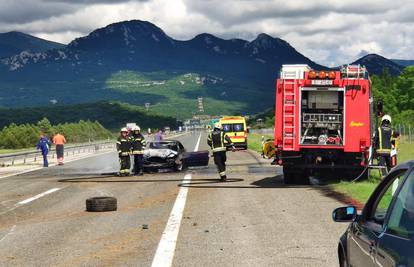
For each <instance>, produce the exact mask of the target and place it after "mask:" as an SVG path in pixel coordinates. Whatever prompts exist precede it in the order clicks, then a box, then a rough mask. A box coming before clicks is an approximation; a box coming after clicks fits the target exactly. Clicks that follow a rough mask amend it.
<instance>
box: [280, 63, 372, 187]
mask: <svg viewBox="0 0 414 267" xmlns="http://www.w3.org/2000/svg"><path fill="white" fill-rule="evenodd" d="M372 104H373V99H372V94H371V82H370V79H369V76H368V72H367V70H366V68H365V67H364V66H360V65H347V66H343V67H342V68H340V70H328V71H316V70H312V69H311V68H310V67H309V66H308V65H283V66H282V69H281V72H280V78H279V79H278V80H277V85H276V108H275V139H274V140H275V146H276V148H277V153H276V163H277V164H278V165H282V166H283V174H284V181H285V183H287V184H292V183H307V182H308V181H309V179H308V178H309V176H310V175H314V174H315V173H317V174H319V175H320V176H329V175H330V176H332V175H333V171H337V174H335V175H334V177H338V175H342V176H343V177H344V178H345V177H346V178H352V177H356V176H358V175H359V174H360V173H361V172H362V171H363V169H364V167H365V166H366V164H368V158H369V151H370V147H371V133H372V132H373V129H372V128H371V127H372V125H373V123H372V118H373V117H372V115H373V105H372Z"/></svg>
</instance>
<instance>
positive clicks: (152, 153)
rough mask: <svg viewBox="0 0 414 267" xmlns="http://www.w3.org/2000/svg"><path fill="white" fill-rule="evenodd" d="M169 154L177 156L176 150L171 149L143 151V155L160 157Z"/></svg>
mask: <svg viewBox="0 0 414 267" xmlns="http://www.w3.org/2000/svg"><path fill="white" fill-rule="evenodd" d="M171 155H174V156H177V155H178V152H177V151H174V150H171V149H147V150H145V152H144V157H146V158H149V157H160V158H168V157H171Z"/></svg>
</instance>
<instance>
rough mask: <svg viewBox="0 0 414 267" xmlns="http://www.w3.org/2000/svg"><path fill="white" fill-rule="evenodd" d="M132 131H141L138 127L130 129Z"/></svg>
mask: <svg viewBox="0 0 414 267" xmlns="http://www.w3.org/2000/svg"><path fill="white" fill-rule="evenodd" d="M132 131H141V128H140V127H139V126H138V125H135V126H134V127H132Z"/></svg>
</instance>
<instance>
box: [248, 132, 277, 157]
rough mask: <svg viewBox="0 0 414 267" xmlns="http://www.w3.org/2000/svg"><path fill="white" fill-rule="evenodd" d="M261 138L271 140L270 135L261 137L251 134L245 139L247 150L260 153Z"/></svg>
mask: <svg viewBox="0 0 414 267" xmlns="http://www.w3.org/2000/svg"><path fill="white" fill-rule="evenodd" d="M262 136H264V137H265V139H268V138H273V136H271V135H266V134H265V135H261V134H257V133H251V134H249V136H248V137H247V145H248V147H249V149H251V150H254V151H257V152H259V153H261V152H262Z"/></svg>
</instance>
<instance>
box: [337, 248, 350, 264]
mask: <svg viewBox="0 0 414 267" xmlns="http://www.w3.org/2000/svg"><path fill="white" fill-rule="evenodd" d="M338 258H339V267H348V262H347V261H346V257H345V255H344V253H343V252H342V250H341V251H340V252H339V253H338Z"/></svg>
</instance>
